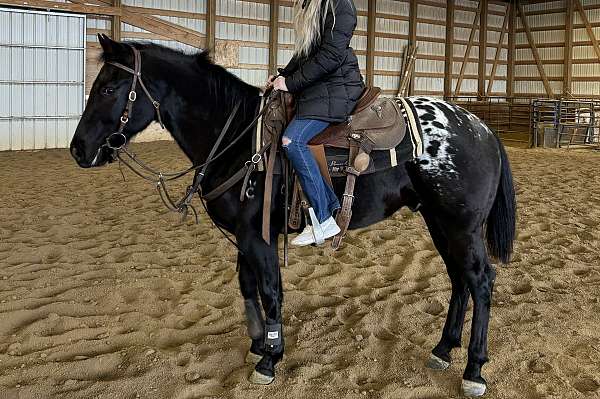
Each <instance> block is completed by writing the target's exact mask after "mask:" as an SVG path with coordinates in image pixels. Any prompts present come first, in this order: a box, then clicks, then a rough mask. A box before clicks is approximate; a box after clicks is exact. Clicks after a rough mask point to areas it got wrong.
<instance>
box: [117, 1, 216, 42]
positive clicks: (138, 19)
mask: <svg viewBox="0 0 600 399" xmlns="http://www.w3.org/2000/svg"><path fill="white" fill-rule="evenodd" d="M121 21H122V22H125V23H127V24H129V25H133V26H136V27H138V28H140V29H144V30H147V31H148V32H152V33H156V34H157V35H161V36H164V37H168V38H169V39H171V40H175V41H178V42H181V43H184V44H187V45H189V46H192V47H198V48H201V47H202V46H203V45H204V43H205V38H204V36H203V35H202V34H200V33H198V32H196V31H195V30H192V29H188V28H185V27H183V26H181V25H177V24H174V23H172V22H169V21H165V20H163V19H161V18H157V17H151V16H148V15H140V14H137V13H134V12H132V11H129V10H127V9H123V10H122V13H121Z"/></svg>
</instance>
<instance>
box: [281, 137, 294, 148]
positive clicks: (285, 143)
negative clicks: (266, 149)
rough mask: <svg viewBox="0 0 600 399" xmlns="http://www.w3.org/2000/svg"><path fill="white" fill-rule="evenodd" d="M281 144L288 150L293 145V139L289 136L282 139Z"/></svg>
mask: <svg viewBox="0 0 600 399" xmlns="http://www.w3.org/2000/svg"><path fill="white" fill-rule="evenodd" d="M281 144H282V145H283V148H288V147H289V146H290V144H292V139H290V138H289V137H287V136H283V137H282V138H281Z"/></svg>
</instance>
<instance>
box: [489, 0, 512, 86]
mask: <svg viewBox="0 0 600 399" xmlns="http://www.w3.org/2000/svg"><path fill="white" fill-rule="evenodd" d="M509 7H510V4H507V5H506V11H507V13H506V14H505V15H504V21H502V32H501V33H500V40H499V41H498V43H499V44H502V42H504V35H505V34H506V32H507V30H508V19H509V12H508V8H509ZM501 53H502V49H501V48H500V47H498V48H496V56H495V57H494V63H493V64H492V71H491V72H490V80H489V82H488V88H487V92H486V94H487V95H488V96H489V95H490V93H491V92H492V86H494V79H495V78H496V69H497V68H498V61H499V59H500V54H501Z"/></svg>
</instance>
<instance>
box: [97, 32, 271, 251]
mask: <svg viewBox="0 0 600 399" xmlns="http://www.w3.org/2000/svg"><path fill="white" fill-rule="evenodd" d="M128 46H129V48H131V50H132V51H133V56H134V67H133V69H131V68H129V67H127V66H125V65H123V64H121V63H118V62H113V61H108V62H107V64H109V65H112V66H114V67H116V68H119V69H121V70H123V71H125V72H128V73H130V74H131V75H133V80H132V82H131V88H130V91H129V95H128V97H127V104H126V105H125V108H124V109H123V113H122V114H121V117H120V119H119V127H118V129H117V131H116V132H113V133H111V134H110V135H109V136H108V137H107V138H106V142H105V143H104V144H102V145H101V146H100V148H98V151H97V153H96V156H95V158H94V160H93V161H92V164H94V163H95V162H96V161H97V159H98V157H99V156H100V152H101V151H102V150H103V149H104V148H108V149H110V150H112V160H113V161H114V160H117V159H118V160H119V161H120V162H121V163H122V164H124V165H125V166H127V168H128V169H130V170H131V171H132V172H133V173H135V174H136V175H137V176H139V177H141V178H143V179H144V180H147V181H149V182H151V183H154V184H155V185H156V189H157V191H158V193H159V195H160V198H161V200H162V202H163V204H164V205H165V207H166V208H167V209H168V210H170V211H172V212H177V213H180V214H181V215H182V219H184V218H185V217H187V215H188V214H189V210H190V209H191V211H192V212H193V214H194V217H195V220H196V223H198V222H199V219H198V212H197V211H196V209H195V208H194V206H193V205H192V204H191V202H192V200H193V198H194V195H195V194H196V193H199V194H200V199H201V202H202V205H203V207H204V209H205V210H206V204H205V201H212V200H214V199H216V198H218V197H219V196H221V195H222V194H223V193H225V192H226V191H227V190H229V189H230V188H232V187H233V186H234V185H235V184H237V183H238V182H239V181H241V180H243V181H244V184H243V187H242V193H244V192H245V191H246V186H247V184H248V181H249V178H250V175H251V174H252V172H253V171H254V170H255V169H256V167H257V165H258V164H259V163H260V162H262V160H263V155H264V154H265V153H266V152H267V150H268V149H269V146H270V145H265V146H263V147H262V148H261V149H260V150H259V151H258V152H257V153H255V154H254V155H253V156H252V158H251V160H249V161H247V162H246V163H245V164H244V166H243V167H242V168H241V169H240V170H239V171H238V172H236V173H235V174H234V175H233V176H231V177H230V178H229V179H227V180H226V181H225V182H224V183H222V184H221V185H219V186H218V187H217V188H215V189H213V190H212V191H211V192H209V193H208V194H203V193H202V187H201V182H202V180H203V179H204V176H205V174H206V170H207V168H208V166H209V165H210V164H212V163H213V162H214V161H216V160H217V159H219V158H221V157H222V156H223V155H224V154H225V153H226V152H227V151H228V150H229V149H231V148H232V147H233V146H234V145H235V144H237V143H238V142H239V141H240V140H241V139H242V138H243V137H244V136H245V135H246V134H247V133H248V132H250V131H251V129H252V128H253V127H254V125H256V123H257V122H258V121H259V120H260V118H261V117H262V116H263V114H264V113H265V112H266V110H267V105H268V103H269V102H270V99H271V98H272V96H273V94H274V92H272V93H271V95H270V96H269V99H268V100H266V101H264V102H263V103H264V104H263V108H262V109H261V110H259V112H258V113H257V115H256V116H255V118H254V119H253V120H252V121H251V122H250V124H249V125H248V126H246V127H245V128H244V130H243V131H242V132H241V133H240V134H239V135H238V137H236V138H235V139H233V140H232V141H231V142H230V143H229V144H228V145H227V146H226V147H225V148H223V149H222V150H221V151H219V152H217V151H218V149H219V147H220V145H221V143H222V141H223V139H224V137H225V136H226V134H227V132H228V131H229V129H230V127H231V124H232V122H233V119H234V117H235V115H236V114H237V112H238V111H239V108H240V105H241V101H238V102H237V103H236V104H235V106H234V108H233V110H232V111H231V113H230V114H229V116H228V118H227V121H226V122H225V125H224V126H223V128H222V129H221V133H220V134H219V136H218V138H217V141H216V142H215V144H214V145H213V147H212V149H211V151H210V153H209V155H208V157H207V159H206V161H205V162H204V163H203V164H201V165H194V166H191V167H189V168H187V169H184V170H180V171H176V172H169V173H165V172H161V171H159V170H156V169H155V168H152V167H151V166H149V165H148V164H147V163H145V162H143V161H141V160H140V159H139V158H138V157H137V155H136V154H135V153H133V152H132V151H131V150H129V149H128V148H127V136H125V134H124V131H125V127H126V125H127V123H128V122H129V119H130V118H131V116H132V113H133V105H134V103H135V102H136V100H137V97H138V95H137V91H136V89H137V85H138V82H139V86H140V87H141V88H142V90H143V92H144V94H145V95H146V97H147V98H148V99H149V100H150V102H151V103H152V106H153V107H154V109H155V112H156V117H157V119H158V122H159V123H160V125H161V127H162V128H163V129H164V128H165V126H164V124H163V121H162V117H161V114H160V103H159V102H158V101H157V100H155V99H154V97H152V95H151V94H150V91H149V90H148V88H147V87H146V85H145V83H144V81H143V79H142V72H141V69H142V56H141V53H140V51H139V50H138V49H136V48H135V47H134V46H132V45H129V44H128ZM134 165H135V166H134ZM192 172H195V174H194V181H193V183H192V185H190V186H188V188H187V190H186V193H185V195H184V196H183V197H182V198H181V199H179V200H177V201H175V200H173V198H172V196H171V195H170V194H169V191H168V189H167V186H166V182H169V181H173V180H177V179H179V178H181V177H183V176H186V175H188V174H190V173H192ZM240 198H241V197H240ZM241 199H243V198H241ZM206 211H207V210H206ZM206 213H207V214H208V211H207V212H206ZM209 217H210V215H209ZM211 219H212V218H211ZM213 223H214V221H213ZM215 225H216V226H217V228H218V229H219V230H220V231H221V233H223V235H224V236H225V237H226V238H227V239H228V240H229V241H230V242H231V243H232V244H233V245H235V246H236V247H237V244H236V243H235V242H233V241H232V240H231V239H230V238H229V237H228V236H227V234H226V233H225V232H224V231H223V230H222V229H221V227H220V226H219V225H218V224H216V223H215ZM238 250H239V247H238Z"/></svg>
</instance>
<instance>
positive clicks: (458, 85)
mask: <svg viewBox="0 0 600 399" xmlns="http://www.w3.org/2000/svg"><path fill="white" fill-rule="evenodd" d="M480 12H481V7H479V8H477V11H475V17H474V18H473V26H472V27H471V33H470V34H469V41H468V42H467V48H466V49H465V56H464V59H463V62H462V64H461V65H460V72H459V74H458V80H457V81H456V88H455V89H454V95H456V96H458V95H459V94H460V88H461V86H462V81H463V76H464V75H465V68H466V67H467V59H468V58H469V56H470V54H471V49H472V48H473V41H474V40H475V28H476V26H477V23H478V21H479V14H480Z"/></svg>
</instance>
